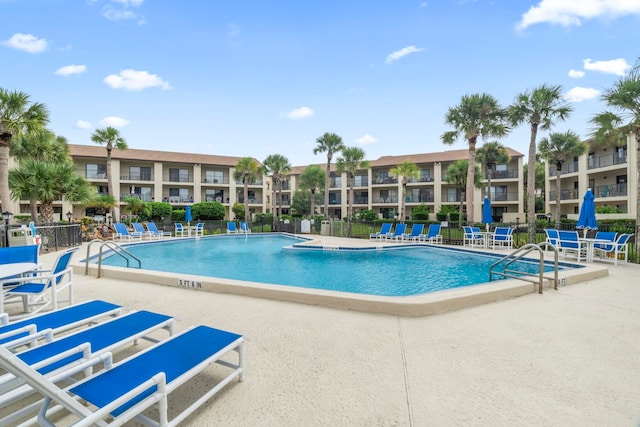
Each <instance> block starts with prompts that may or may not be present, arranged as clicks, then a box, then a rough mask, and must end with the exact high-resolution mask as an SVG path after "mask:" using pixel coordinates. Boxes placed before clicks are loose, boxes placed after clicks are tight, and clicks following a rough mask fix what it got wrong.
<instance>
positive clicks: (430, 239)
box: [420, 224, 442, 244]
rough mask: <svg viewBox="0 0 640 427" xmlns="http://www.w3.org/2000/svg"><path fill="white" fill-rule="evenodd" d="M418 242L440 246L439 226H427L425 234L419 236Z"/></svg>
mask: <svg viewBox="0 0 640 427" xmlns="http://www.w3.org/2000/svg"><path fill="white" fill-rule="evenodd" d="M420 240H424V241H425V242H427V243H434V244H442V235H441V234H440V224H429V229H428V230H427V234H423V235H422V236H420Z"/></svg>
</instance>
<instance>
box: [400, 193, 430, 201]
mask: <svg viewBox="0 0 640 427" xmlns="http://www.w3.org/2000/svg"><path fill="white" fill-rule="evenodd" d="M406 202H407V203H433V194H427V195H424V196H420V197H413V196H407V200H406Z"/></svg>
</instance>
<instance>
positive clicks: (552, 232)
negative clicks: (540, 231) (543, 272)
mask: <svg viewBox="0 0 640 427" xmlns="http://www.w3.org/2000/svg"><path fill="white" fill-rule="evenodd" d="M544 233H545V234H546V235H547V239H546V242H547V243H549V244H551V245H553V246H555V247H558V246H559V245H558V240H560V234H558V230H556V229H555V228H545V229H544Z"/></svg>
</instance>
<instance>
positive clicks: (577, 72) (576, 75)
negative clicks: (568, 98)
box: [569, 69, 585, 79]
mask: <svg viewBox="0 0 640 427" xmlns="http://www.w3.org/2000/svg"><path fill="white" fill-rule="evenodd" d="M584 74H585V72H584V71H581V70H573V69H572V70H569V77H571V78H572V79H581V78H583V77H584Z"/></svg>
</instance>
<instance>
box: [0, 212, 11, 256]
mask: <svg viewBox="0 0 640 427" xmlns="http://www.w3.org/2000/svg"><path fill="white" fill-rule="evenodd" d="M2 218H3V219H4V246H5V248H8V247H9V221H10V220H11V218H13V214H12V213H11V212H9V211H5V212H2Z"/></svg>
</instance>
